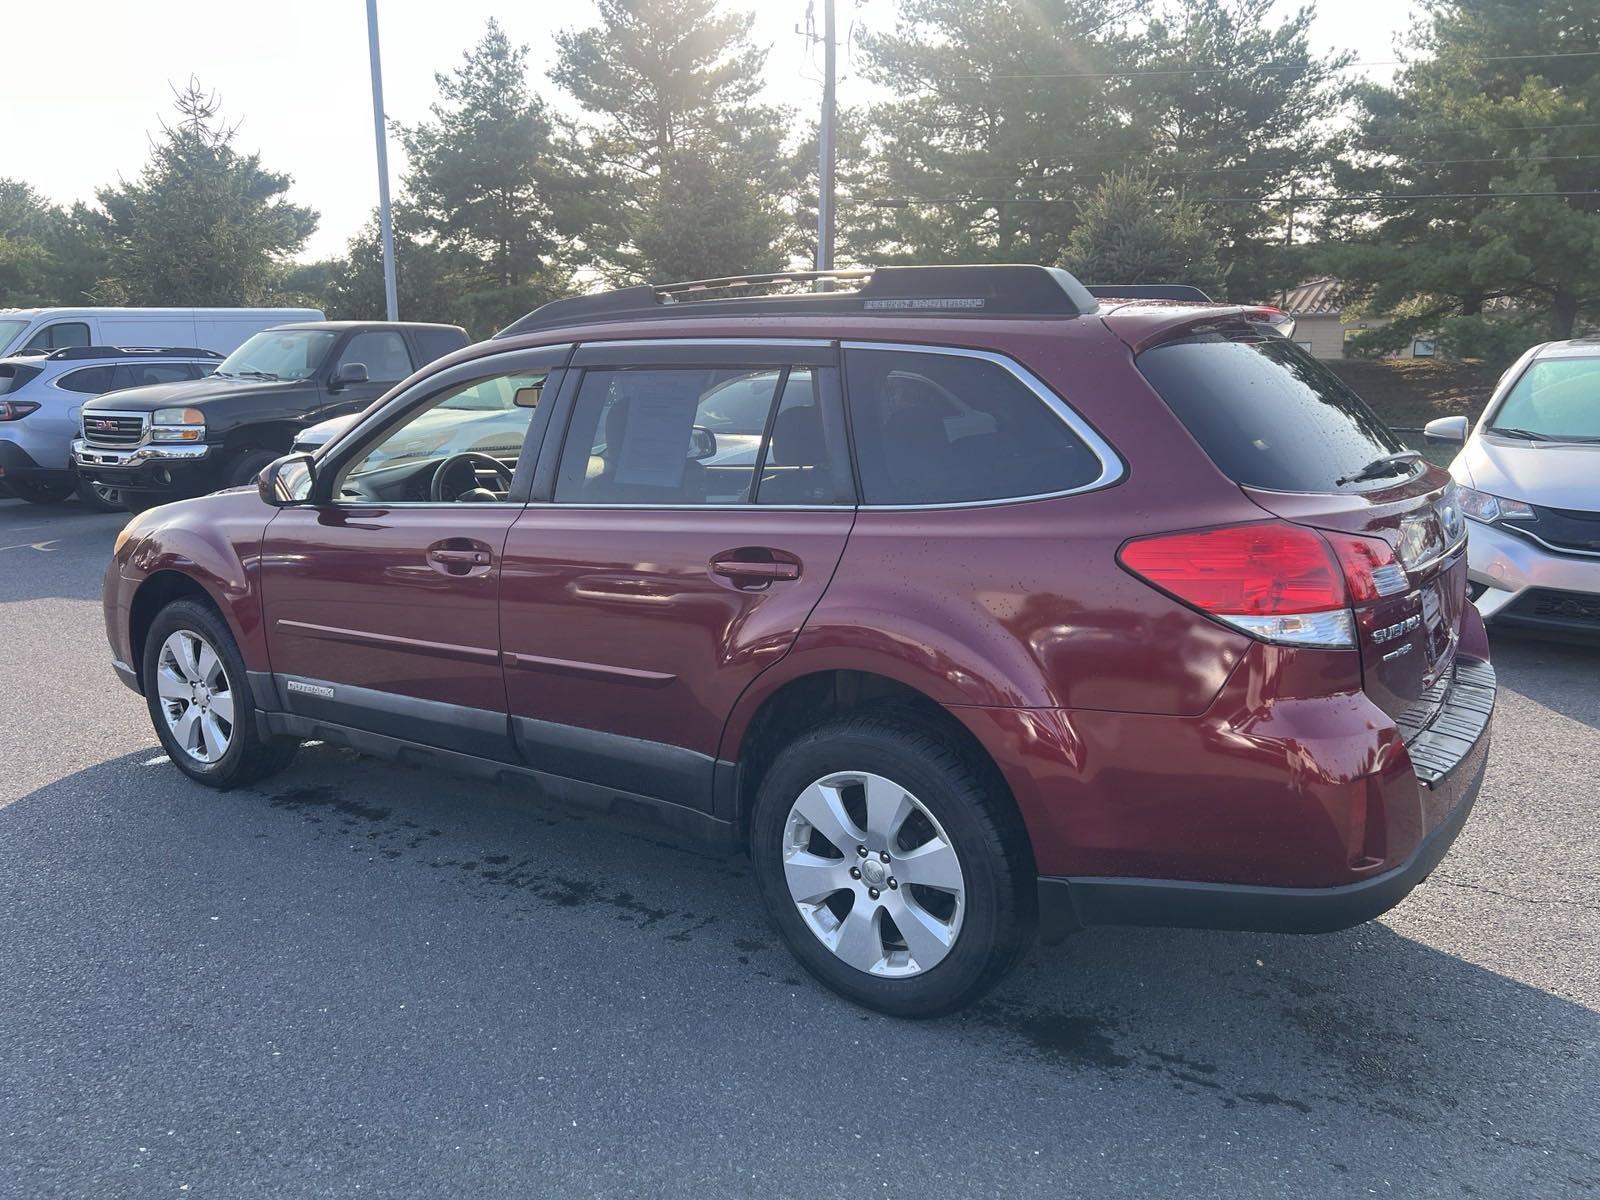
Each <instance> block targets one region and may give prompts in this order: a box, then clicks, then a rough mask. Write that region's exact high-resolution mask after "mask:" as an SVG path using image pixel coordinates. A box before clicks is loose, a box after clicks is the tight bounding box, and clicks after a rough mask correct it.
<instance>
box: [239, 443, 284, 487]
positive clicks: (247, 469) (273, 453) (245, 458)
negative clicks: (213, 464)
mask: <svg viewBox="0 0 1600 1200" xmlns="http://www.w3.org/2000/svg"><path fill="white" fill-rule="evenodd" d="M284 454H285V451H282V450H246V451H244V452H242V453H241V454H240V455H239V456H238V457H237V458H235V459H234V460H233V461H232V462H230V463H229V464H228V466H227V470H226V471H225V472H224V474H225V475H226V476H227V480H228V482H227V483H226V484H225V485H224V486H226V487H248V486H250V485H251V484H254V483H255V481H256V476H257V475H259V474H261V468H263V467H265V466H266V465H267V464H268V463H269V462H274V461H275V460H277V459H280V458H282V457H283V456H284Z"/></svg>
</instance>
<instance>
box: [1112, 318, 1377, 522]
mask: <svg viewBox="0 0 1600 1200" xmlns="http://www.w3.org/2000/svg"><path fill="white" fill-rule="evenodd" d="M1138 365H1139V370H1140V371H1141V372H1143V374H1144V377H1145V378H1146V379H1147V380H1149V382H1150V385H1151V386H1152V387H1154V388H1155V390H1156V392H1157V393H1158V394H1159V395H1160V396H1161V398H1162V399H1163V400H1165V401H1166V402H1167V406H1168V407H1169V408H1171V409H1172V411H1173V412H1174V413H1175V414H1177V417H1178V419H1179V420H1180V421H1182V422H1183V423H1184V425H1185V427H1186V428H1187V429H1188V430H1189V432H1190V433H1191V434H1193V435H1194V438H1195V440H1196V441H1197V442H1199V443H1200V445H1201V447H1202V448H1204V450H1205V452H1206V453H1207V454H1208V455H1210V457H1211V461H1212V462H1214V463H1216V465H1217V467H1218V469H1219V470H1221V471H1222V472H1223V474H1225V475H1227V476H1228V477H1229V478H1230V479H1232V480H1233V481H1234V482H1236V483H1240V484H1243V485H1244V486H1246V487H1255V488H1268V489H1271V490H1273V491H1279V492H1347V491H1362V490H1366V489H1370V488H1373V487H1383V486H1392V485H1393V483H1394V481H1395V479H1396V477H1397V474H1398V475H1401V476H1403V475H1405V474H1407V473H1408V472H1406V471H1400V472H1397V473H1389V474H1385V475H1382V476H1379V477H1377V478H1373V479H1364V480H1356V479H1354V478H1353V477H1354V476H1357V475H1360V474H1361V473H1362V472H1363V470H1364V469H1365V468H1367V467H1368V466H1369V465H1370V464H1372V463H1373V462H1375V461H1377V460H1379V459H1381V458H1384V457H1385V456H1387V455H1392V454H1399V453H1402V452H1404V450H1405V446H1404V445H1403V444H1402V443H1401V442H1400V440H1399V439H1398V438H1396V437H1395V435H1394V434H1393V433H1391V432H1390V431H1389V429H1388V428H1387V427H1386V426H1385V425H1384V423H1383V422H1382V421H1381V420H1379V419H1378V416H1377V414H1376V413H1374V412H1373V411H1372V410H1371V409H1370V408H1368V407H1367V404H1366V402H1365V401H1364V400H1362V399H1361V397H1360V396H1357V395H1356V394H1355V393H1354V392H1353V391H1351V390H1350V389H1349V388H1348V387H1346V386H1345V384H1344V382H1343V381H1342V380H1340V378H1339V377H1338V376H1337V375H1335V374H1334V373H1333V372H1332V371H1330V370H1329V369H1328V368H1327V367H1325V366H1324V365H1323V364H1322V363H1320V362H1318V361H1317V360H1316V359H1314V358H1312V357H1311V355H1309V354H1307V353H1306V352H1305V351H1304V350H1302V349H1301V348H1300V347H1299V346H1296V345H1295V344H1294V343H1293V342H1291V341H1288V340H1286V339H1285V338H1281V337H1275V336H1269V335H1265V334H1257V333H1254V332H1251V331H1249V330H1248V327H1241V328H1240V329H1239V330H1237V331H1227V332H1213V333H1205V334H1199V335H1196V336H1191V337H1185V338H1182V339H1181V340H1178V341H1173V342H1165V343H1163V344H1161V345H1159V346H1154V347H1152V348H1151V349H1149V350H1146V351H1145V352H1144V353H1143V354H1141V355H1139V358H1138Z"/></svg>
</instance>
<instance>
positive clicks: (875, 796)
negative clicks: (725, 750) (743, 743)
mask: <svg viewBox="0 0 1600 1200" xmlns="http://www.w3.org/2000/svg"><path fill="white" fill-rule="evenodd" d="M750 838H751V846H750V853H751V858H752V862H753V864H754V868H755V877H756V881H757V884H758V886H759V888H760V891H761V896H762V899H763V901H764V902H765V903H766V906H767V910H768V912H769V914H770V915H771V917H772V919H773V921H774V922H775V923H776V924H777V926H778V929H779V931H780V932H781V933H782V935H783V938H784V940H785V941H786V942H787V943H788V945H789V948H790V950H791V951H793V952H794V955H795V957H796V958H798V959H799V960H800V962H801V963H802V964H803V965H804V966H805V967H806V968H807V969H808V970H809V971H811V973H812V974H813V975H815V976H816V977H817V978H818V979H819V980H821V981H822V982H823V983H825V984H826V985H827V986H829V987H830V988H832V989H834V990H835V991H837V992H840V993H841V994H843V995H845V996H847V997H849V998H850V999H852V1000H855V1001H857V1002H858V1003H861V1004H865V1005H867V1006H868V1007H871V1008H875V1009H878V1010H879V1011H882V1012H887V1013H891V1014H894V1015H896V1016H903V1017H930V1016H937V1015H939V1014H941V1013H946V1012H950V1011H952V1010H954V1009H957V1008H960V1007H961V1006H963V1005H965V1004H968V1003H970V1002H971V1001H973V1000H974V999H976V998H977V997H978V996H980V995H982V994H983V993H984V992H985V991H987V990H988V989H989V988H990V987H992V986H993V985H994V984H995V983H996V982H997V981H998V980H1000V979H1001V978H1002V977H1003V976H1004V975H1005V974H1006V973H1007V972H1008V971H1010V970H1011V968H1012V967H1013V966H1015V965H1016V963H1017V961H1018V960H1019V959H1020V957H1021V956H1022V954H1023V952H1024V951H1026V949H1027V947H1028V946H1029V945H1030V944H1031V941H1032V936H1033V928H1034V922H1035V911H1036V901H1035V899H1034V890H1033V889H1034V886H1035V884H1034V870H1033V865H1032V863H1033V860H1032V854H1031V852H1030V850H1029V848H1028V845H1027V840H1026V835H1025V834H1024V832H1023V830H1022V825H1021V820H1020V818H1019V817H1018V816H1017V814H1016V811H1015V808H1014V807H1013V806H1012V803H1011V798H1010V796H1009V795H1007V794H1006V792H1005V790H1004V788H1003V787H1001V786H1000V785H999V784H998V782H997V781H992V780H990V779H989V778H988V776H987V773H986V772H984V771H981V770H980V769H978V767H977V765H976V764H975V763H974V762H972V761H971V760H970V759H969V758H968V757H967V756H966V755H965V754H963V753H962V752H960V751H959V750H958V749H955V748H953V747H952V746H951V745H950V742H949V740H948V739H947V738H942V737H939V736H937V735H936V734H935V733H934V732H932V731H931V730H929V729H927V728H924V727H921V726H918V725H917V724H915V723H914V722H912V721H911V720H908V719H905V718H902V717H899V716H883V715H874V714H866V715H858V716H854V717H846V718H843V719H841V720H838V721H832V722H829V723H828V724H826V725H822V726H819V727H818V728H816V729H814V730H811V731H810V732H808V733H806V734H803V735H802V736H801V737H800V738H798V739H797V740H796V741H794V742H793V743H791V744H790V745H789V746H788V747H787V748H786V749H784V751H783V752H782V753H781V754H780V755H779V756H778V758H777V760H776V761H775V762H774V763H773V765H772V768H771V770H769V771H768V773H767V775H766V777H765V778H764V779H763V780H762V783H761V788H760V791H759V793H758V795H757V798H756V805H755V811H754V813H753V814H752V818H751V831H750Z"/></svg>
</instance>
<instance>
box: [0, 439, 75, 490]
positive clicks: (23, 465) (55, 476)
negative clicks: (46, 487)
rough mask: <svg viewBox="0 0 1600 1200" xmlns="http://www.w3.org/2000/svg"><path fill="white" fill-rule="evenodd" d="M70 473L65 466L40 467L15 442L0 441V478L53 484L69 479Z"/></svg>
mask: <svg viewBox="0 0 1600 1200" xmlns="http://www.w3.org/2000/svg"><path fill="white" fill-rule="evenodd" d="M71 475H72V471H71V470H70V468H68V467H65V466H59V467H53V466H41V465H40V464H39V463H38V462H37V461H36V460H35V459H34V457H33V455H31V454H29V453H28V452H27V451H26V450H24V449H23V448H22V447H21V446H19V445H17V443H16V442H13V441H8V440H5V439H0V478H10V479H23V480H30V481H34V480H36V481H38V482H41V483H43V482H47V481H50V482H53V481H56V480H64V479H68V478H70V477H71Z"/></svg>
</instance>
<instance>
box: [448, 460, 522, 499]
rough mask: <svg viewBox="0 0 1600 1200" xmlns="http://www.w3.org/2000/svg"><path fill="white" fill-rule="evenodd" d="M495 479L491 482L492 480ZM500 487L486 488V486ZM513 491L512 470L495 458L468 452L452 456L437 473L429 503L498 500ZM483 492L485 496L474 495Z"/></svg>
mask: <svg viewBox="0 0 1600 1200" xmlns="http://www.w3.org/2000/svg"><path fill="white" fill-rule="evenodd" d="M490 477H492V479H491V478H490ZM491 481H492V482H494V483H496V484H498V485H499V486H498V487H494V488H490V487H486V486H485V483H486V482H491ZM510 490H511V468H510V467H508V466H506V465H505V463H503V462H501V461H500V460H499V459H498V458H495V457H494V456H493V455H492V454H484V453H482V452H481V451H478V450H468V451H465V452H464V453H461V454H452V455H451V456H450V457H449V458H447V459H445V460H444V461H443V462H441V463H440V464H439V465H438V467H436V468H435V469H434V472H433V480H432V482H431V483H429V484H428V499H430V500H433V501H436V502H440V501H442V502H451V501H455V500H469V499H470V500H479V501H482V500H486V499H494V500H498V499H499V498H500V497H499V495H497V494H496V493H498V492H509V491H510ZM475 492H483V493H486V494H485V495H473V493H475Z"/></svg>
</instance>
